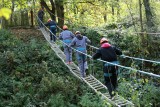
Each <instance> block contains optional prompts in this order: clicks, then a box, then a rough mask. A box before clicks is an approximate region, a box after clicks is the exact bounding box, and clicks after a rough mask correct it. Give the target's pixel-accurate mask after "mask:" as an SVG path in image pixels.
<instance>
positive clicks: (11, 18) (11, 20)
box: [10, 0, 14, 26]
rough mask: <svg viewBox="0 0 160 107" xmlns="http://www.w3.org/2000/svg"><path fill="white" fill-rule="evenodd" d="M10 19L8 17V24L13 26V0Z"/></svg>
mask: <svg viewBox="0 0 160 107" xmlns="http://www.w3.org/2000/svg"><path fill="white" fill-rule="evenodd" d="M11 11H12V13H11V17H10V24H11V26H13V13H14V0H12V7H11Z"/></svg>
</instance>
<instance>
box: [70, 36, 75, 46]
mask: <svg viewBox="0 0 160 107" xmlns="http://www.w3.org/2000/svg"><path fill="white" fill-rule="evenodd" d="M75 43H76V37H74V38H73V40H72V42H71V43H70V44H69V47H73V46H74V45H75Z"/></svg>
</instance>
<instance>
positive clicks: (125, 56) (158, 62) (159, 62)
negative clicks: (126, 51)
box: [88, 45, 160, 64]
mask: <svg viewBox="0 0 160 107" xmlns="http://www.w3.org/2000/svg"><path fill="white" fill-rule="evenodd" d="M88 46H90V47H92V48H94V49H96V50H97V49H99V48H97V47H95V46H92V45H88ZM120 56H121V57H123V58H130V59H135V60H140V61H146V62H152V63H157V64H160V61H153V60H147V59H142V58H136V57H131V56H127V55H120Z"/></svg>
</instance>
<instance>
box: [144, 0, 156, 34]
mask: <svg viewBox="0 0 160 107" xmlns="http://www.w3.org/2000/svg"><path fill="white" fill-rule="evenodd" d="M143 4H144V7H145V15H146V19H147V22H146V24H147V28H148V30H149V31H152V29H153V27H154V26H155V25H154V20H153V14H152V11H151V8H150V3H149V0H143ZM150 28H151V29H150Z"/></svg>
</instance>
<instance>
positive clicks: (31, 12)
mask: <svg viewBox="0 0 160 107" xmlns="http://www.w3.org/2000/svg"><path fill="white" fill-rule="evenodd" d="M30 14H31V27H33V10H32V9H31V11H30Z"/></svg>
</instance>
